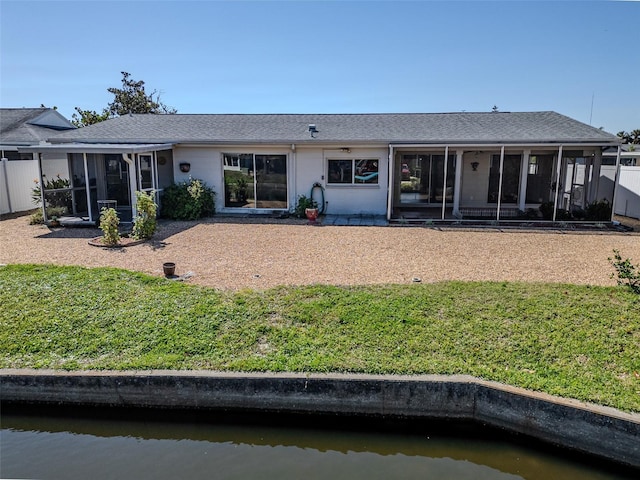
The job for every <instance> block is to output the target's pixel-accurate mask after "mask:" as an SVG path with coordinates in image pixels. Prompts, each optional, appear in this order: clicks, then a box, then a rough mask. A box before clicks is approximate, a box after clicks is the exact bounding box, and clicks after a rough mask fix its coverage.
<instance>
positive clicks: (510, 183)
mask: <svg viewBox="0 0 640 480" xmlns="http://www.w3.org/2000/svg"><path fill="white" fill-rule="evenodd" d="M49 142H50V143H49V144H48V145H39V146H37V147H28V148H25V149H21V151H25V152H34V153H38V154H39V155H41V160H40V165H41V171H42V174H43V175H46V176H50V175H53V174H55V172H56V171H57V166H56V168H53V167H52V166H51V165H50V162H49V161H47V158H46V156H47V155H52V154H56V155H61V154H63V155H66V157H67V161H68V164H67V169H66V171H65V172H64V176H65V178H68V179H69V181H70V185H69V187H68V188H67V189H66V193H67V196H66V197H65V198H66V199H65V202H66V203H65V206H66V208H67V210H68V212H67V214H68V215H70V216H74V217H76V218H80V219H82V220H83V221H95V220H96V218H97V216H98V211H99V206H101V205H106V204H107V203H105V202H107V201H108V202H111V204H112V205H117V207H118V210H119V212H120V213H121V214H122V215H126V216H129V217H130V216H131V214H132V209H133V208H134V206H133V205H132V199H134V198H135V196H134V192H135V191H136V190H142V191H152V190H155V191H158V190H162V189H163V188H164V187H166V186H168V185H170V184H171V183H172V182H174V181H176V182H180V181H184V180H187V179H188V178H189V177H190V176H192V177H194V178H199V179H202V180H204V181H205V182H207V184H209V185H210V186H211V187H212V188H213V189H214V190H215V191H216V192H217V194H218V195H217V197H216V210H217V211H218V212H224V213H234V212H236V213H273V212H279V211H289V210H292V209H293V208H294V207H295V205H296V202H297V199H298V197H299V196H300V195H307V196H309V195H310V194H311V192H312V191H313V192H314V193H313V194H314V198H315V199H317V200H322V199H324V200H323V205H321V207H323V208H324V210H325V212H326V213H333V214H338V215H340V214H369V215H380V216H382V215H384V216H386V217H387V218H388V219H393V218H401V217H402V218H420V219H433V220H452V219H454V220H455V219H460V218H462V219H465V218H489V219H496V220H502V219H509V218H513V217H514V216H516V215H518V214H520V213H522V212H523V211H526V210H527V209H537V208H538V207H539V206H540V205H541V204H542V203H548V202H551V204H552V205H555V206H557V207H558V208H559V209H564V210H571V209H577V208H584V207H585V206H586V205H587V204H588V203H590V202H594V201H596V200H601V198H600V196H599V189H598V187H599V185H598V184H599V181H600V170H601V165H602V152H603V150H604V149H607V148H612V147H613V148H615V149H616V151H617V150H618V149H619V139H618V138H617V137H615V136H614V135H611V134H609V133H606V132H604V131H602V130H599V129H597V128H593V127H591V126H589V125H586V124H583V123H581V122H578V121H576V120H573V119H571V118H569V117H566V116H564V115H560V114H558V113H555V112H513V113H511V112H490V113H467V112H462V113H434V114H259V115H257V114H256V115H241V114H237V115H219V114H216V115H185V114H176V115H136V114H133V115H131V114H130V115H124V116H122V117H118V118H114V119H110V120H107V121H104V122H101V123H98V124H95V125H91V126H88V127H84V128H81V129H77V130H69V131H65V132H61V133H59V134H58V135H56V136H51V137H50V138H49ZM314 185H315V186H316V187H314ZM318 186H319V188H318ZM60 193H61V192H60V191H56V192H46V191H45V192H44V197H45V202H49V203H51V202H52V201H53V200H54V197H52V195H54V194H57V195H58V197H59V196H60ZM320 193H322V194H323V195H320ZM49 197H51V198H49ZM58 200H59V199H58ZM609 200H612V199H611V198H609ZM554 211H555V210H554ZM553 215H554V218H555V215H556V214H555V213H554V214H553Z"/></svg>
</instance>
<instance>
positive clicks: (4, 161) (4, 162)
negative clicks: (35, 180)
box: [0, 155, 42, 213]
mask: <svg viewBox="0 0 640 480" xmlns="http://www.w3.org/2000/svg"><path fill="white" fill-rule="evenodd" d="M0 161H1V162H2V171H3V172H4V186H5V190H6V192H7V205H8V207H9V213H13V209H12V208H11V192H10V191H9V173H8V172H7V162H8V161H9V160H8V159H7V158H4V155H3V156H2V160H0ZM40 190H42V189H40Z"/></svg>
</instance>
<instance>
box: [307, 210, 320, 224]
mask: <svg viewBox="0 0 640 480" xmlns="http://www.w3.org/2000/svg"><path fill="white" fill-rule="evenodd" d="M304 214H305V215H306V216H307V219H308V220H309V223H316V220H317V219H318V214H319V211H318V209H317V208H305V209H304Z"/></svg>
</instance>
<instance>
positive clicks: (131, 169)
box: [122, 153, 138, 220]
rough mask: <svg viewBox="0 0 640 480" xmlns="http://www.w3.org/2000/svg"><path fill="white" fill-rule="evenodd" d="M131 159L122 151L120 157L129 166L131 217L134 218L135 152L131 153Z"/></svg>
mask: <svg viewBox="0 0 640 480" xmlns="http://www.w3.org/2000/svg"><path fill="white" fill-rule="evenodd" d="M132 156H133V159H131V158H130V157H129V155H128V154H126V153H123V154H122V159H123V160H124V161H125V162H127V167H128V168H129V191H130V195H131V219H132V220H135V218H136V215H137V214H138V211H137V210H136V190H137V189H136V162H135V153H134V154H132Z"/></svg>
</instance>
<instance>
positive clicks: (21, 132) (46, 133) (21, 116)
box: [0, 107, 75, 145]
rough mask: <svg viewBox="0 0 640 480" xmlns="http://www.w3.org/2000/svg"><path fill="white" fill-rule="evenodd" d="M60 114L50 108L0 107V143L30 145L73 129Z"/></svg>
mask: <svg viewBox="0 0 640 480" xmlns="http://www.w3.org/2000/svg"><path fill="white" fill-rule="evenodd" d="M74 128H75V127H74V126H73V125H72V124H71V123H69V121H68V120H67V119H66V118H64V117H63V116H62V115H61V114H59V113H58V112H56V111H55V110H53V109H51V108H45V107H42V108H0V143H2V144H3V145H31V144H34V143H39V142H40V141H41V140H46V139H47V138H49V137H51V136H52V135H55V134H56V133H57V132H58V131H59V130H67V129H74Z"/></svg>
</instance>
